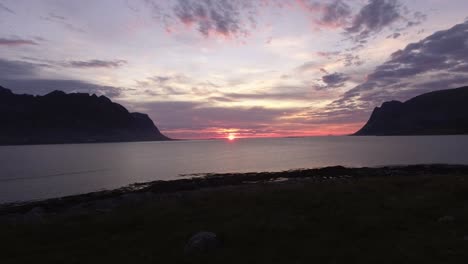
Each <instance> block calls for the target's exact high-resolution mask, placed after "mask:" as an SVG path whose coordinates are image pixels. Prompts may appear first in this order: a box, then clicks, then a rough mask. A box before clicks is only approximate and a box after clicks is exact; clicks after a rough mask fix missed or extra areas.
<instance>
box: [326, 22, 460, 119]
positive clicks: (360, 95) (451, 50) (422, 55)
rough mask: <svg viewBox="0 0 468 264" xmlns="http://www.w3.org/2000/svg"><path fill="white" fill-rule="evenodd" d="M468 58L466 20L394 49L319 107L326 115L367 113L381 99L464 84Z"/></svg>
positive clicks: (403, 98) (386, 99)
mask: <svg viewBox="0 0 468 264" xmlns="http://www.w3.org/2000/svg"><path fill="white" fill-rule="evenodd" d="M467 61H468V21H467V22H464V23H461V24H458V25H455V26H454V27H452V28H450V29H448V30H443V31H439V32H436V33H434V34H432V35H430V36H429V37H427V38H425V39H423V40H421V41H419V42H416V43H411V44H409V45H407V46H406V47H405V48H404V49H402V50H399V51H397V52H395V53H393V54H392V55H391V57H390V59H389V60H387V61H386V62H385V63H383V64H381V65H379V66H378V67H376V68H375V70H374V71H373V72H372V73H370V74H369V75H368V76H367V80H366V81H365V82H364V83H362V84H360V85H358V86H356V87H354V88H353V89H351V90H349V91H347V92H346V93H344V94H343V96H342V97H341V98H340V99H338V100H336V101H334V102H333V103H332V104H330V105H329V106H328V107H326V108H325V109H322V110H321V111H323V113H326V115H328V116H333V115H335V114H337V115H343V114H346V115H354V114H356V113H369V112H370V111H371V110H372V109H373V108H374V107H376V106H378V105H380V104H381V103H382V102H384V101H389V100H406V99H409V98H411V97H413V96H416V95H418V94H421V93H425V92H430V91H433V90H440V89H449V88H456V87H459V86H463V85H466V84H467V83H468V72H467V71H466V70H467V69H468V63H467Z"/></svg>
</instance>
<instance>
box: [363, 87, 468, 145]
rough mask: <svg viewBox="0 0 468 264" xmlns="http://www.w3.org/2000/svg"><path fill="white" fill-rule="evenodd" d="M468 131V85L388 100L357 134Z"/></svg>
mask: <svg viewBox="0 0 468 264" xmlns="http://www.w3.org/2000/svg"><path fill="white" fill-rule="evenodd" d="M450 134H468V86H466V87H461V88H457V89H450V90H442V91H435V92H430V93H426V94H422V95H419V96H416V97H414V98H412V99H410V100H408V101H406V102H404V103H402V102H398V101H391V102H385V103H383V104H382V106H381V107H377V108H375V109H374V112H373V113H372V115H371V117H370V119H369V121H368V122H367V124H366V125H364V127H363V128H362V129H361V130H359V131H358V132H356V133H355V134H354V135H378V136H382V135H450Z"/></svg>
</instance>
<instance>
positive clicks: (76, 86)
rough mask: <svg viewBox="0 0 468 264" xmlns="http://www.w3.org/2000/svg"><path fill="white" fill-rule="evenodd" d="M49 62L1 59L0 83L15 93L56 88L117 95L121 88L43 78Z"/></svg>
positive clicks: (50, 90)
mask: <svg viewBox="0 0 468 264" xmlns="http://www.w3.org/2000/svg"><path fill="white" fill-rule="evenodd" d="M44 67H50V65H47V64H38V63H30V62H25V61H10V60H3V59H0V85H1V86H3V87H6V88H9V89H11V90H12V91H13V92H15V93H26V94H34V95H41V94H47V93H49V92H52V91H54V90H62V91H64V92H83V93H95V94H102V95H106V96H109V97H117V96H118V95H120V93H121V90H122V89H121V88H118V87H113V86H103V85H97V84H92V83H88V82H85V81H79V80H66V79H43V78H40V77H41V69H42V68H44Z"/></svg>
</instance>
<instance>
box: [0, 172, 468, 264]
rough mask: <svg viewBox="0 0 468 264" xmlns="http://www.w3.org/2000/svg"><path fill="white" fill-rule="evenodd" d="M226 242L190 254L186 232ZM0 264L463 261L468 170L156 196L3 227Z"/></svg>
mask: <svg viewBox="0 0 468 264" xmlns="http://www.w3.org/2000/svg"><path fill="white" fill-rule="evenodd" d="M201 230H207V231H213V232H215V233H217V234H218V235H219V236H221V237H222V238H223V245H222V246H221V247H220V248H219V249H217V250H214V251H212V252H210V253H207V254H204V255H201V256H193V255H184V253H183V248H184V245H185V243H186V242H187V240H188V239H189V237H190V236H191V235H192V234H193V233H195V232H198V231H201ZM0 234H1V244H2V245H1V247H0V248H1V254H0V263H37V262H39V263H398V262H399V263H466V261H467V260H468V174H466V173H465V172H458V173H449V174H445V173H443V174H441V173H435V172H434V173H431V172H427V171H426V172H424V173H414V175H408V174H407V173H402V175H391V176H389V175H378V174H377V175H373V176H366V177H344V178H327V177H325V178H321V179H320V180H317V179H316V178H301V179H290V180H289V181H286V182H260V183H250V184H244V185H234V186H232V185H230V186H218V187H216V188H213V187H209V188H203V189H198V190H189V191H177V192H166V193H160V194H158V195H156V196H154V197H152V198H150V199H147V200H143V201H141V202H138V203H132V204H122V205H121V206H119V207H117V208H115V209H113V210H111V211H109V212H93V213H88V214H83V215H73V216H69V215H65V214H63V213H57V214H50V216H48V217H47V221H44V222H43V223H40V224H37V223H36V224H24V223H20V224H2V225H1V226H0Z"/></svg>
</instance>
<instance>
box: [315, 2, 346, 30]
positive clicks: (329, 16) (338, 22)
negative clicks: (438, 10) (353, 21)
mask: <svg viewBox="0 0 468 264" xmlns="http://www.w3.org/2000/svg"><path fill="white" fill-rule="evenodd" d="M350 16H351V7H350V6H349V5H348V4H346V3H345V2H344V1H342V0H334V1H332V2H331V3H328V4H325V5H324V6H323V15H322V17H321V18H320V20H319V21H318V24H319V25H324V26H331V27H342V26H345V25H347V24H348V19H349V18H350Z"/></svg>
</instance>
